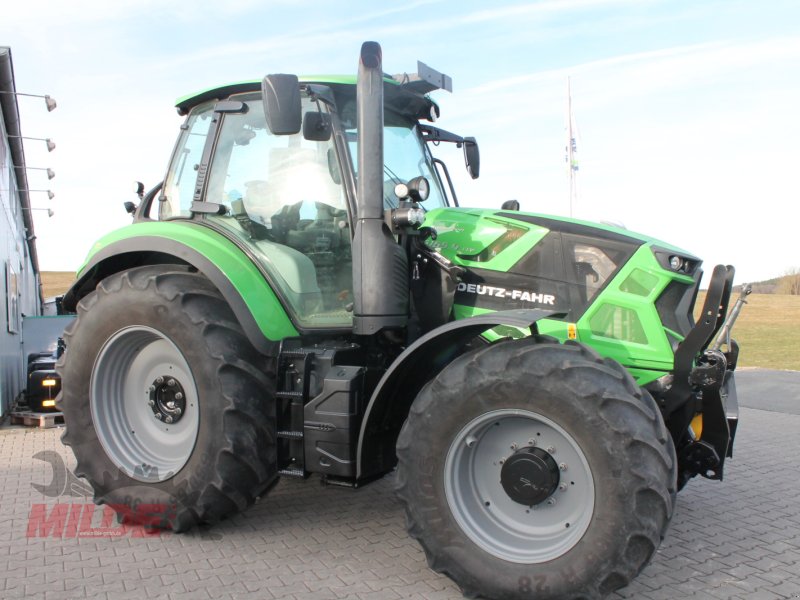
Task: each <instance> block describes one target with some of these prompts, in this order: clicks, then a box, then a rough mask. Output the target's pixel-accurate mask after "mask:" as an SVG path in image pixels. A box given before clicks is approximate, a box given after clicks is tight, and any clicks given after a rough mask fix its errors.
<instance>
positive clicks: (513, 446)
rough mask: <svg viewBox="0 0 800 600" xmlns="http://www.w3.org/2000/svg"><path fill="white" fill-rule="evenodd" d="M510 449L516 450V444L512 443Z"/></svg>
mask: <svg viewBox="0 0 800 600" xmlns="http://www.w3.org/2000/svg"><path fill="white" fill-rule="evenodd" d="M511 449H512V450H516V449H517V443H516V442H514V443H513V444H511Z"/></svg>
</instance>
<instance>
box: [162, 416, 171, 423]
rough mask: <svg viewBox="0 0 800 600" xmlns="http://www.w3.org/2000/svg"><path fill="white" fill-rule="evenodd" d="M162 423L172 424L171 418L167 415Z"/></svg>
mask: <svg viewBox="0 0 800 600" xmlns="http://www.w3.org/2000/svg"><path fill="white" fill-rule="evenodd" d="M164 421H165V422H167V423H172V417H170V416H169V415H167V418H166V419H164Z"/></svg>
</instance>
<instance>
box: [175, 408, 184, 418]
mask: <svg viewBox="0 0 800 600" xmlns="http://www.w3.org/2000/svg"><path fill="white" fill-rule="evenodd" d="M182 412H183V411H182V410H181V409H180V408H176V409H175V414H176V415H178V416H179V417H180V416H181V413H182Z"/></svg>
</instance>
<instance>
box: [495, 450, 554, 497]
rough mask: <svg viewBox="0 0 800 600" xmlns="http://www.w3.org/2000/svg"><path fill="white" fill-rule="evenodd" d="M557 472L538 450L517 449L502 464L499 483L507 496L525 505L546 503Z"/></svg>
mask: <svg viewBox="0 0 800 600" xmlns="http://www.w3.org/2000/svg"><path fill="white" fill-rule="evenodd" d="M559 480H560V475H559V469H558V465H557V464H556V461H555V460H554V459H553V457H552V456H550V454H549V453H548V452H546V451H545V450H542V449H541V448H534V447H530V446H528V447H525V448H520V449H519V450H517V451H516V452H515V453H514V454H512V455H511V456H510V457H509V458H508V459H506V461H505V463H504V464H503V468H502V470H501V471H500V483H501V484H502V486H503V489H504V490H505V492H506V494H508V497H509V498H511V499H512V500H513V501H514V502H517V503H519V504H524V505H525V506H535V505H537V504H541V503H542V502H544V501H545V500H547V499H548V498H549V497H550V496H551V495H552V494H553V493H554V492H555V491H556V490H557V489H558V483H559Z"/></svg>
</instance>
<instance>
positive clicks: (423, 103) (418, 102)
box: [175, 75, 439, 119]
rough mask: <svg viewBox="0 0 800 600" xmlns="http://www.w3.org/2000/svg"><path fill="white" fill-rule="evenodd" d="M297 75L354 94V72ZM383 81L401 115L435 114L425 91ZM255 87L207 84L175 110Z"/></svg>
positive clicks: (256, 83) (256, 86)
mask: <svg viewBox="0 0 800 600" xmlns="http://www.w3.org/2000/svg"><path fill="white" fill-rule="evenodd" d="M298 79H299V81H300V83H301V84H304V83H306V84H308V83H316V84H320V85H326V86H329V87H331V88H332V89H333V90H334V93H336V92H337V91H339V92H345V93H346V92H348V91H349V92H350V93H352V94H355V87H356V76H355V75H301V76H298ZM383 82H384V87H385V90H384V91H385V102H386V105H387V106H390V107H391V108H393V109H394V110H396V111H398V112H400V113H402V114H404V115H408V116H411V117H414V118H417V119H430V115H431V111H432V110H435V111H436V114H437V116H438V114H439V106H438V105H437V104H436V103H435V102H434V101H433V100H432V99H431V98H429V97H428V96H427V94H420V93H419V92H417V91H415V90H414V89H413V88H412V87H411V86H408V85H407V84H402V83H400V82H399V81H397V80H396V79H393V78H392V77H390V76H388V75H384V78H383ZM348 88H349V89H348ZM258 91H261V79H252V80H248V81H238V82H234V83H229V84H226V85H222V86H217V87H213V88H207V89H205V90H201V91H199V92H195V93H193V94H189V95H187V96H183V97H181V98H178V100H177V101H176V103H175V107H176V108H177V109H178V114H180V115H185V114H187V113H188V112H189V111H190V110H191V109H192V108H194V107H195V106H197V105H198V104H202V103H204V102H208V101H209V100H222V99H224V98H227V97H228V96H230V95H231V94H241V93H246V92H258Z"/></svg>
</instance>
